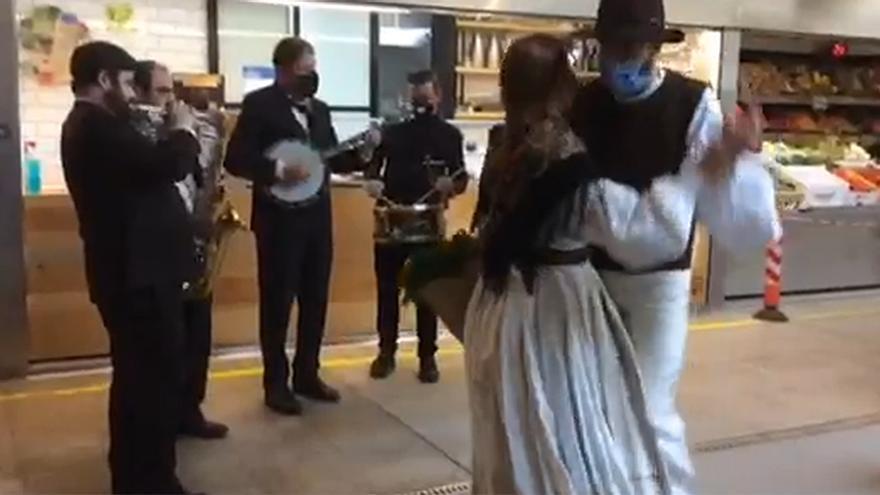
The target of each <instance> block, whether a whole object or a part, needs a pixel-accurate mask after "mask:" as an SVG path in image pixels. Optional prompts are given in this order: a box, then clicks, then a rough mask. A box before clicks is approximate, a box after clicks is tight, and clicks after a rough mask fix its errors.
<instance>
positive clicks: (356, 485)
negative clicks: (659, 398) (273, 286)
mask: <svg viewBox="0 0 880 495" xmlns="http://www.w3.org/2000/svg"><path fill="white" fill-rule="evenodd" d="M878 303H880V294H878V293H863V294H857V295H846V296H838V297H834V298H829V297H822V298H806V299H799V300H797V301H793V302H790V303H788V304H787V306H786V310H787V312H788V313H789V316H791V317H792V322H791V323H789V324H784V325H779V324H761V323H758V322H755V321H754V320H751V319H750V318H749V317H748V312H747V311H745V310H746V309H750V308H748V306H751V303H750V304H746V305H744V306H742V307H736V306H733V307H731V308H730V309H728V310H726V311H724V312H720V313H715V314H713V315H711V316H709V317H706V318H697V319H695V321H694V325H693V331H692V335H691V341H690V342H691V345H690V350H689V358H688V367H687V372H686V376H685V379H684V382H683V384H682V390H681V403H682V407H683V409H684V411H685V414H686V416H687V418H688V422H689V423H688V424H689V428H690V440H691V443H692V444H693V446H694V449H695V457H696V463H697V468H698V472H699V480H698V483H699V489H700V492H701V493H706V494H737V495H744V494H758V495H763V494H768V495H769V494H773V495H784V494H795V493H804V494H817V495H818V494H832V493H833V494H863V493H864V494H868V493H880V456H876V455H873V456H872V455H871V454H872V453H874V452H876V451H877V450H878V447H877V446H878V444H880V383H878V381H880V380H878V376H880V373H878V371H880V370H878V366H877V363H878V358H877V357H878V356H880V329H878V328H877V327H878V325H877V323H876V322H877V319H878V317H880V304H878ZM372 351H373V349H372V346H369V345H367V346H348V347H337V348H332V349H328V350H327V351H326V353H325V360H324V370H325V375H326V378H327V379H328V381H330V382H331V383H334V384H336V385H339V386H340V387H341V388H342V391H343V393H344V401H343V403H342V404H341V405H338V406H320V405H314V404H310V405H309V407H308V408H307V411H306V415H305V416H304V417H302V418H297V419H289V418H280V417H277V416H274V415H272V414H269V413H268V412H267V411H266V410H265V409H264V408H263V406H262V404H261V400H260V399H261V395H260V378H259V374H260V370H259V366H258V365H259V362H258V361H257V360H256V359H254V358H253V357H247V356H237V357H236V356H228V357H225V358H222V359H217V360H215V362H214V371H213V376H212V381H211V389H210V397H209V400H208V403H207V404H206V410H207V411H208V412H209V414H210V415H211V416H212V417H214V418H216V419H218V420H222V421H224V422H227V423H229V424H230V425H231V427H232V428H233V432H232V436H231V437H230V438H229V439H227V440H225V441H222V442H219V443H206V442H198V441H188V442H182V443H181V445H180V449H179V450H180V472H181V477H182V478H183V479H184V480H185V482H186V483H187V485H188V486H190V487H191V488H193V489H198V490H200V491H201V490H205V491H207V492H209V493H215V494H219V493H230V494H231V493H236V494H237V493H273V494H274V493H277V494H281V493H302V494H330V493H338V494H343V493H344V494H350V493H375V494H400V493H410V492H415V491H418V490H423V489H426V488H430V487H437V486H441V485H450V484H455V483H462V482H466V481H467V480H468V478H469V474H468V466H469V456H470V454H469V452H470V440H469V432H468V424H467V402H466V398H465V393H464V377H463V373H462V363H461V349H460V348H459V347H458V345H457V344H455V343H454V342H452V341H450V340H446V341H444V343H443V345H442V350H441V354H440V361H441V366H442V368H443V372H444V375H443V380H442V382H441V383H440V384H438V385H433V386H425V385H421V384H419V383H417V381H416V379H415V365H416V362H415V360H414V359H413V358H412V347H411V346H407V347H406V353H405V355H404V356H402V357H401V362H400V363H399V366H398V372H397V374H396V375H395V376H393V377H392V378H391V379H389V380H388V381H384V382H374V381H371V380H369V379H368V378H367V376H366V375H367V374H366V369H367V367H368V365H369V362H370V360H371V357H372ZM105 408H106V374H105V373H104V372H103V371H100V370H98V371H95V372H93V373H90V374H85V375H83V374H77V375H69V376H68V375H61V376H58V375H53V376H32V377H30V378H28V379H27V380H18V381H11V382H5V383H0V493H2V494H7V493H35V494H36V493H54V494H62V493H101V492H106V490H107V473H106V468H105V462H104V456H105V452H104V449H105V443H106V425H105Z"/></svg>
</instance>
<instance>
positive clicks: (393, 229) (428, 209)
mask: <svg viewBox="0 0 880 495" xmlns="http://www.w3.org/2000/svg"><path fill="white" fill-rule="evenodd" d="M373 218H374V220H375V230H374V231H373V239H374V240H375V242H376V243H377V244H428V243H432V242H440V241H442V240H443V238H444V237H445V235H446V219H445V218H444V216H443V205H429V204H414V205H376V206H375V207H374V208H373Z"/></svg>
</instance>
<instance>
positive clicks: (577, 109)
mask: <svg viewBox="0 0 880 495" xmlns="http://www.w3.org/2000/svg"><path fill="white" fill-rule="evenodd" d="M705 90H706V85H705V84H704V83H702V82H699V81H696V80H693V79H689V78H687V77H684V76H682V75H681V74H678V73H677V72H673V71H667V72H666V76H665V78H664V80H663V83H662V84H661V85H660V87H659V88H658V89H657V90H656V91H655V92H654V94H652V95H651V96H649V97H648V98H646V99H645V100H641V101H638V102H633V103H619V102H618V101H617V100H616V99H615V98H614V96H613V95H612V94H611V92H610V91H609V90H608V89H607V88H606V87H605V85H604V84H603V83H602V82H600V81H596V82H593V83H592V84H589V85H587V86H586V87H585V88H583V89H582V90H581V92H580V94H579V95H578V97H577V100H576V102H575V105H574V108H573V116H572V122H573V125H574V129H575V132H576V133H577V134H578V135H579V136H580V138H581V139H583V140H584V143H586V145H587V149H588V150H589V151H590V155H591V156H592V157H593V159H594V160H595V161H596V162H597V164H598V166H599V168H600V170H601V171H602V175H603V176H604V177H607V178H609V179H612V180H614V181H616V182H620V183H623V184H627V185H629V186H632V187H634V188H636V189H637V190H639V191H644V190H646V189H648V188H649V187H650V186H651V183H652V182H653V181H654V179H656V178H658V177H661V176H664V175H669V174H676V173H678V171H679V168H680V167H681V163H682V162H683V161H684V159H685V156H686V154H687V147H688V142H687V137H688V135H687V134H688V130H689V127H690V124H691V121H692V120H693V117H694V113H695V112H696V109H697V106H698V105H699V104H700V101H701V100H702V98H703V93H704V92H705ZM693 240H694V228H693V227H692V228H691V236H690V240H689V241H688V247H687V249H686V250H685V252H684V253H683V254H682V256H681V257H679V258H678V259H676V260H674V261H672V262H669V263H664V264H663V265H661V266H657V267H653V268H651V269H648V270H643V272H658V271H666V270H684V269H688V268H690V266H691V254H692V252H693ZM592 262H593V265H594V266H595V267H596V268H597V269H599V270H610V271H619V272H623V271H627V270H626V269H625V268H624V267H623V266H622V265H621V264H620V263H618V262H616V261H615V260H614V259H613V258H612V257H611V256H609V255H608V253H607V252H605V251H604V250H603V249H599V248H597V249H596V250H595V253H594V255H593V257H592Z"/></svg>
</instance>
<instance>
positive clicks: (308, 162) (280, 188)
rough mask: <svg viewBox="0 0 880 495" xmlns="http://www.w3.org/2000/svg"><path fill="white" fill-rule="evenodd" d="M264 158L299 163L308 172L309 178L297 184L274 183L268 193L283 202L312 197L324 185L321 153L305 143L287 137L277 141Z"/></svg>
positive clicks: (293, 202) (301, 200) (323, 166)
mask: <svg viewBox="0 0 880 495" xmlns="http://www.w3.org/2000/svg"><path fill="white" fill-rule="evenodd" d="M266 158H268V159H270V160H272V161H276V160H280V161H282V162H286V163H300V164H302V165H303V166H305V167H306V170H308V172H309V178H308V179H306V180H304V181H302V182H300V183H298V184H292V185H289V184H275V185H274V186H272V187H270V188H269V193H270V194H271V195H272V196H274V197H275V199H278V200H279V201H282V202H285V203H291V204H295V203H300V202H303V201H307V200H309V199H311V198H313V197H314V196H315V195H316V194H318V192H320V191H321V188H322V187H323V185H324V180H325V174H326V172H325V165H324V161H323V160H321V155H320V154H319V153H318V152H317V151H315V150H313V149H312V148H311V147H309V146H308V145H307V144H305V143H303V142H301V141H297V140H293V139H287V140H283V141H280V142H278V143H277V144H275V146H273V147H272V148H270V149H269V151H267V152H266Z"/></svg>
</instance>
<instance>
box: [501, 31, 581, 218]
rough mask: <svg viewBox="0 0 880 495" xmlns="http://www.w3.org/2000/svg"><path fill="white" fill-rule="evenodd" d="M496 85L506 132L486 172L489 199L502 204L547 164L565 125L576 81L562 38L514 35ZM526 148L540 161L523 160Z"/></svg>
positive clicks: (542, 35)
mask: <svg viewBox="0 0 880 495" xmlns="http://www.w3.org/2000/svg"><path fill="white" fill-rule="evenodd" d="M500 86H501V101H502V103H503V105H504V111H505V122H504V124H505V125H504V135H503V140H502V143H501V146H500V147H499V148H498V149H497V150H493V153H492V155H493V156H492V157H491V159H490V160H489V163H488V164H487V165H488V166H489V168H490V170H489V173H488V174H486V175H487V176H491V177H492V182H493V187H492V188H491V191H490V195H491V196H492V202H493V203H495V204H496V206H498V207H501V208H502V209H503V208H504V205H510V204H511V203H512V202H513V201H515V199H516V197H517V196H518V194H519V193H520V192H521V191H522V187H523V186H524V185H525V183H527V182H528V180H529V179H530V178H531V177H533V176H534V175H535V174H536V173H540V172H541V171H542V170H533V168H534V166H535V165H537V166H539V167H540V166H546V165H547V163H548V162H549V161H550V158H551V156H550V155H551V154H552V152H553V151H554V150H553V148H554V145H555V144H557V143H555V142H554V140H555V139H557V138H559V137H560V136H562V135H563V134H564V133H565V131H567V130H568V122H567V121H568V113H569V110H570V107H571V104H572V101H573V100H574V97H575V93H576V92H577V87H578V83H577V78H576V77H575V75H574V72H573V71H572V69H571V66H570V64H569V60H568V47H567V45H566V43H565V42H564V41H562V40H561V39H559V38H556V37H554V36H551V35H548V34H534V35H529V36H525V37H523V38H520V39H518V40H516V41H515V42H514V43H513V44H511V45H510V48H508V50H507V52H506V53H505V54H504V60H503V61H502V64H501V77H500ZM536 141H537V142H536ZM548 141H549V142H548ZM527 153H528V154H530V155H532V157H535V155H537V158H538V160H537V161H534V160H523V158H524V155H525V154H527ZM527 164H528V165H530V166H527Z"/></svg>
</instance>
